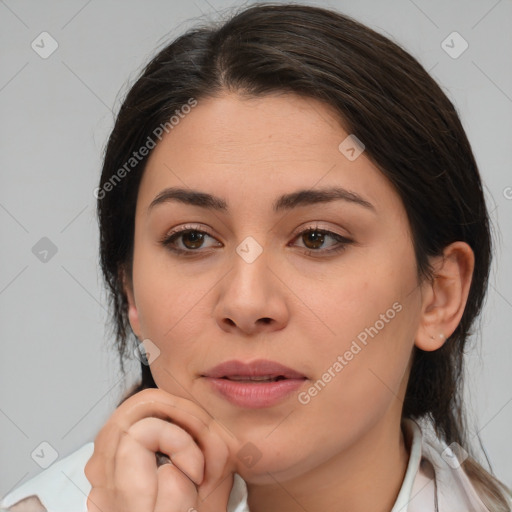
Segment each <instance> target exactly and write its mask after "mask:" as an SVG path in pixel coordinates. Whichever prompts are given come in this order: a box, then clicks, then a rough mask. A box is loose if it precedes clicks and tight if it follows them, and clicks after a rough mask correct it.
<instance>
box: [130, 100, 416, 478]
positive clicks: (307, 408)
mask: <svg viewBox="0 0 512 512" xmlns="http://www.w3.org/2000/svg"><path fill="white" fill-rule="evenodd" d="M347 136H348V133H346V132H345V131H344V130H343V128H342V127H341V125H340V123H339V122H338V121H337V120H336V117H335V116H334V114H333V113H332V111H331V110H330V109H329V107H327V106H325V105H324V104H322V103H320V102H318V101H315V100H312V99H305V98H301V97H299V96H295V95H270V96H265V97H259V98H255V99H243V98H241V97H240V96H238V95H235V94H229V95H228V94H226V95H225V96H222V97H218V98H214V99H206V100H199V101H198V104H197V106H195V107H194V108H192V109H191V112H190V113H189V114H187V115H186V116H183V118H182V119H180V121H179V123H178V124H177V125H175V126H174V128H173V129H172V130H171V131H170V133H169V134H168V135H166V136H165V137H164V138H163V139H162V140H161V142H159V143H158V144H157V146H156V148H155V149H154V150H153V152H152V154H151V155H150V158H149V160H148V162H147V167H146V169H145V171H144V176H143V178H142V181H141V184H140V189H139V195H138V200H137V209H136V221H135V248H134V261H133V274H132V278H133V293H132V291H131V289H130V290H129V299H130V310H129V317H130V322H131V325H132V328H133V330H134V332H135V333H136V334H137V335H138V337H139V338H140V339H141V340H142V339H149V340H151V343H153V344H154V345H156V346H157V347H158V350H159V351H160V353H159V355H158V357H156V358H155V360H154V362H152V364H151V371H152V374H153V377H154V380H155V382H156V384H157V385H158V387H159V388H161V389H163V390H165V391H167V392H169V393H172V394H175V395H179V396H181V397H184V398H189V399H192V400H194V401H196V402H197V403H199V404H200V405H201V406H202V407H204V408H205V409H207V410H208V411H209V412H210V413H211V414H212V415H213V416H214V417H215V418H216V419H217V420H218V422H219V423H220V424H222V425H223V426H224V427H225V428H226V431H229V432H231V433H232V434H233V435H234V437H233V439H236V443H237V446H238V447H239V448H240V450H241V452H240V454H239V455H240V456H239V459H240V460H239V467H238V472H239V473H240V474H241V475H242V476H243V477H244V478H245V479H246V480H247V481H252V482H264V481H267V480H266V478H267V476H268V473H271V474H272V475H273V478H276V479H280V480H282V481H284V480H286V479H288V478H292V477H294V476H297V475H300V474H303V473H305V472H307V471H309V470H311V469H313V468H315V467H318V466H319V465H321V464H322V463H323V462H326V461H328V460H329V459H331V458H332V457H333V456H336V455H337V454H343V453H345V454H348V453H349V452H350V450H354V447H356V446H358V443H359V444H361V440H362V439H363V438H364V437H365V436H366V435H369V433H370V432H374V431H377V430H378V429H381V430H382V428H386V427H385V426H388V427H389V426H390V425H391V424H393V425H397V424H398V422H399V418H400V413H401V407H402V397H403V395H404V392H405V386H406V383H407V378H408V370H409V360H410V355H411V351H412V347H413V344H414V338H415V335H416V331H417V329H418V324H419V319H420V314H421V303H422V302H421V289H420V287H419V286H418V281H417V273H416V263H415V257H414V251H413V245H412V239H411V234H410V231H409V225H408V221H407V218H406V214H405V210H404V208H403V205H402V202H401V201H400V199H399V196H398V195H397V193H396V192H395V191H394V189H393V188H392V186H391V185H390V184H389V182H388V181H387V180H386V178H385V177H384V176H383V174H382V173H381V172H380V171H379V170H378V169H377V167H376V166H375V165H374V164H372V162H371V161H370V160H369V159H368V158H367V156H366V154H365V152H364V151H363V153H362V154H360V156H357V154H358V152H359V150H360V149H362V148H361V147H358V146H357V145H355V142H354V141H351V140H350V139H348V140H346V138H347ZM363 142H364V141H363ZM340 144H341V148H340ZM352 148H353V149H354V151H352ZM171 188H172V189H182V192H181V193H180V194H175V195H174V199H173V198H172V197H168V198H167V200H161V201H158V202H156V204H154V205H153V206H152V207H150V205H151V203H152V202H153V201H154V200H155V198H157V197H158V196H159V195H160V194H161V193H162V192H163V191H164V190H166V189H171ZM335 189H337V191H338V193H335V192H334V190H335ZM175 192H176V190H175ZM192 192H197V193H201V194H208V196H212V197H213V198H214V199H207V198H205V196H196V200H195V201H193V200H191V199H190V194H191V193H192ZM299 192H300V194H298V193H299ZM170 195H171V196H172V194H170ZM176 197H178V198H176ZM198 197H199V198H198ZM179 198H181V199H179ZM187 198H188V199H187ZM181 229H186V230H188V232H185V234H182V235H181V236H179V235H178V236H176V237H172V235H173V234H174V233H175V232H176V231H177V230H181ZM326 231H328V232H330V233H325V232H326ZM331 233H332V234H331ZM169 235H171V241H170V242H169V244H168V245H167V246H166V245H164V243H162V240H164V239H165V238H169ZM175 250H177V251H180V252H175ZM154 354H155V352H154V351H153V354H152V356H150V358H152V357H154ZM233 360H235V361H238V362H241V363H252V362H255V361H258V360H260V361H261V360H266V361H272V362H274V363H279V364H281V365H284V366H285V367H287V368H289V369H291V370H293V371H294V372H295V373H292V372H287V371H285V370H282V371H281V370H279V369H277V368H276V367H273V366H265V364H263V365H262V366H257V365H256V367H255V368H253V373H252V374H251V376H249V375H248V373H251V372H250V370H247V368H242V369H240V368H236V367H235V368H231V369H230V368H227V369H226V368H224V369H222V368H221V369H220V370H219V371H218V372H216V371H215V370H212V369H213V368H214V367H215V366H217V365H219V364H220V363H224V362H227V361H233ZM278 373H281V374H282V375H283V376H285V377H287V379H284V380H280V381H278V382H277V383H276V382H273V381H269V380H268V379H267V378H268V377H276V375H277V374H278ZM223 377H229V378H228V379H226V378H223ZM257 377H260V378H261V379H263V380H264V381H263V382H256V381H255V380H254V378H257ZM240 379H241V380H240ZM265 379H267V380H266V381H265ZM248 443H251V444H248Z"/></svg>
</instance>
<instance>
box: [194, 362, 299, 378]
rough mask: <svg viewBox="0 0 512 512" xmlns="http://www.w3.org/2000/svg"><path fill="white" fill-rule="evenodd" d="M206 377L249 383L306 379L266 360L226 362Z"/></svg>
mask: <svg viewBox="0 0 512 512" xmlns="http://www.w3.org/2000/svg"><path fill="white" fill-rule="evenodd" d="M204 377H211V378H213V379H228V380H237V381H241V380H248V381H254V382H256V381H258V382H265V381H276V380H283V379H305V378H306V377H305V376H304V375H302V374H301V373H299V372H297V371H295V370H292V369H291V368H288V367H286V366H283V365H282V364H279V363H276V362H274V361H268V360H265V359H258V360H257V361H252V362H251V363H243V362H242V361H235V360H233V361H226V362H225V363H221V364H219V365H217V366H215V367H214V368H212V369H211V370H208V371H207V372H206V373H205V374H204Z"/></svg>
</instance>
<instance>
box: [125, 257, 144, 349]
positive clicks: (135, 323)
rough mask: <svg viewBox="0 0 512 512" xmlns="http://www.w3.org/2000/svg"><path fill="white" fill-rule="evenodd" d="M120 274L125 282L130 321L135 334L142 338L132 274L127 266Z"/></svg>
mask: <svg viewBox="0 0 512 512" xmlns="http://www.w3.org/2000/svg"><path fill="white" fill-rule="evenodd" d="M120 274H121V279H122V282H123V290H124V292H125V293H126V297H127V299H128V320H129V322H130V325H131V328H132V331H133V332H134V333H135V336H137V338H139V339H141V337H140V322H139V313H138V311H137V306H136V305H135V295H134V293H133V282H132V279H131V276H130V275H129V273H128V270H127V269H126V268H125V267H123V268H122V269H121V271H120Z"/></svg>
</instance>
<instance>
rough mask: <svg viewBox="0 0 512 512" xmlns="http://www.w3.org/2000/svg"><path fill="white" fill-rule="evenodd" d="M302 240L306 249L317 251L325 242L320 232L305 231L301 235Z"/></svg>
mask: <svg viewBox="0 0 512 512" xmlns="http://www.w3.org/2000/svg"><path fill="white" fill-rule="evenodd" d="M302 240H303V242H304V245H305V246H306V247H307V248H308V249H319V248H321V247H322V244H323V243H324V241H325V234H324V233H322V232H320V231H306V232H304V233H302Z"/></svg>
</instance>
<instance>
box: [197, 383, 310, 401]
mask: <svg viewBox="0 0 512 512" xmlns="http://www.w3.org/2000/svg"><path fill="white" fill-rule="evenodd" d="M206 380H208V381H209V382H210V384H211V385H212V386H213V388H214V389H215V390H216V391H217V392H218V393H220V395H222V396H223V397H224V398H226V399H227V400H228V401H229V402H231V403H232V404H234V405H237V406H239V407H247V408H252V409H258V408H263V407H271V406H273V405H276V404H278V403H279V402H281V401H282V400H284V399H285V398H286V397H287V396H289V395H290V394H291V393H293V392H294V391H297V389H298V388H300V387H301V386H302V385H303V384H304V382H305V379H283V380H278V381H275V382H242V381H235V380H228V379H215V378H210V377H206Z"/></svg>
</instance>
